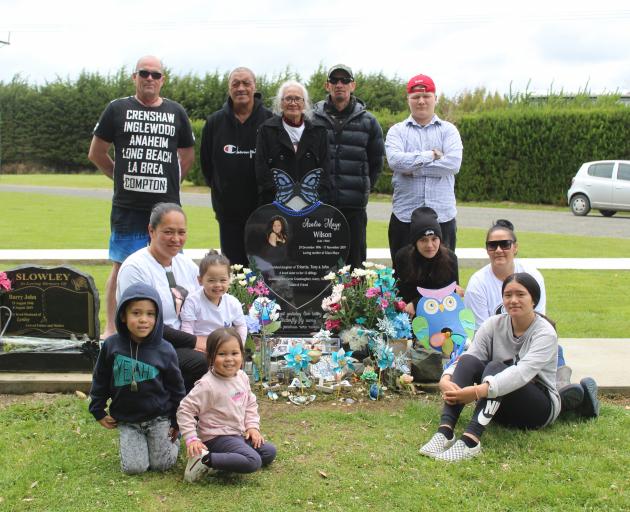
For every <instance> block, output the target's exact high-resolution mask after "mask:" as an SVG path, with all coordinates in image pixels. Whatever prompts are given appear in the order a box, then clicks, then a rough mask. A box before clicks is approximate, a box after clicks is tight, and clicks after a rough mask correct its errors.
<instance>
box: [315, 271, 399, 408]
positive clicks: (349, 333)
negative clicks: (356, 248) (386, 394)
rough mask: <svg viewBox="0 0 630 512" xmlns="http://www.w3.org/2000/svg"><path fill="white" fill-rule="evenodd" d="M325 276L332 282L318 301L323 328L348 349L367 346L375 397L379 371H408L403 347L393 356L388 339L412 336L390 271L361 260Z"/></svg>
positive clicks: (372, 396)
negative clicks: (357, 264)
mask: <svg viewBox="0 0 630 512" xmlns="http://www.w3.org/2000/svg"><path fill="white" fill-rule="evenodd" d="M325 279H328V280H331V281H333V287H332V293H331V295H330V296H328V297H326V298H325V299H324V300H323V301H322V309H323V310H324V319H325V322H326V323H325V328H326V329H328V330H331V331H334V332H336V333H338V334H339V335H340V337H341V338H342V341H343V342H345V343H347V344H348V345H349V347H350V349H352V350H356V351H357V352H359V353H360V352H361V351H362V350H363V349H364V348H367V353H368V355H369V357H370V358H371V359H372V360H373V366H374V367H376V368H378V374H376V373H375V374H374V376H375V377H376V378H375V379H374V381H373V383H372V385H371V386H370V397H371V398H373V399H377V398H378V397H379V396H380V395H381V393H382V391H381V380H382V374H383V373H385V374H386V375H388V376H389V375H390V374H391V376H392V377H393V376H394V375H397V374H398V373H403V374H408V373H409V372H410V369H409V367H408V365H407V355H408V354H407V350H406V348H405V349H404V350H402V351H399V352H398V355H397V354H395V353H394V350H393V349H392V346H391V341H392V340H403V346H406V340H407V339H409V338H411V337H412V333H411V323H410V320H409V315H407V313H406V312H405V311H404V310H405V306H406V304H405V302H404V301H403V300H402V299H401V298H400V296H399V295H398V289H397V288H396V280H395V279H394V271H393V269H392V268H389V267H386V266H384V265H378V264H373V263H370V262H365V263H364V264H363V268H356V269H354V270H353V271H352V272H350V269H349V267H347V266H346V267H343V268H341V269H339V271H337V272H336V273H333V272H331V273H329V274H328V275H327V276H326V277H325ZM366 345H367V347H366ZM364 353H365V352H364ZM388 380H391V379H388Z"/></svg>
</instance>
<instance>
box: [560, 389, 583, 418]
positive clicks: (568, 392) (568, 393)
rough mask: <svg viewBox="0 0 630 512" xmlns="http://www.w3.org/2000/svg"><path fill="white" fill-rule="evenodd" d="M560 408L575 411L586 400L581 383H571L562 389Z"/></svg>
mask: <svg viewBox="0 0 630 512" xmlns="http://www.w3.org/2000/svg"><path fill="white" fill-rule="evenodd" d="M559 393H560V404H561V406H560V410H561V411H562V412H565V411H573V410H575V409H577V408H578V407H579V406H580V405H582V402H583V401H584V388H583V387H582V386H581V385H580V384H569V385H568V386H564V387H563V388H562V389H561V390H560V391H559Z"/></svg>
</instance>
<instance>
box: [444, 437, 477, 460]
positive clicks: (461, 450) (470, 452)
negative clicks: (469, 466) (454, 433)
mask: <svg viewBox="0 0 630 512" xmlns="http://www.w3.org/2000/svg"><path fill="white" fill-rule="evenodd" d="M480 453H481V443H479V444H477V446H475V447H474V448H468V446H466V443H464V441H462V440H461V439H458V440H457V442H456V443H455V444H454V445H453V446H451V447H450V448H449V449H448V450H446V451H445V452H442V453H438V454H437V455H436V456H435V460H444V461H446V462H458V461H460V460H466V459H472V458H473V457H476V456H477V455H479V454H480Z"/></svg>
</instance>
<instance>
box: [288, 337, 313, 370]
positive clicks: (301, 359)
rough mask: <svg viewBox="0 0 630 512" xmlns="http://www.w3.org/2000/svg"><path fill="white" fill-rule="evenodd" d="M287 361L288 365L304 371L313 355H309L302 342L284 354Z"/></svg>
mask: <svg viewBox="0 0 630 512" xmlns="http://www.w3.org/2000/svg"><path fill="white" fill-rule="evenodd" d="M284 358H285V359H286V361H287V367H288V368H291V369H292V370H295V371H297V372H300V371H302V370H303V369H304V368H306V367H307V366H308V363H310V361H311V357H310V356H309V355H308V353H307V352H306V350H304V347H302V344H301V343H298V344H297V345H295V346H294V347H291V348H290V349H289V353H288V354H287V355H285V356H284Z"/></svg>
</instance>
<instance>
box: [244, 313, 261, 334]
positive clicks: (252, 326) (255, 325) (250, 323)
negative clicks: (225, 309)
mask: <svg viewBox="0 0 630 512" xmlns="http://www.w3.org/2000/svg"><path fill="white" fill-rule="evenodd" d="M245 323H246V324H247V332H248V333H249V334H256V333H257V332H260V323H259V322H258V318H252V317H251V316H249V315H247V316H246V317H245Z"/></svg>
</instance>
